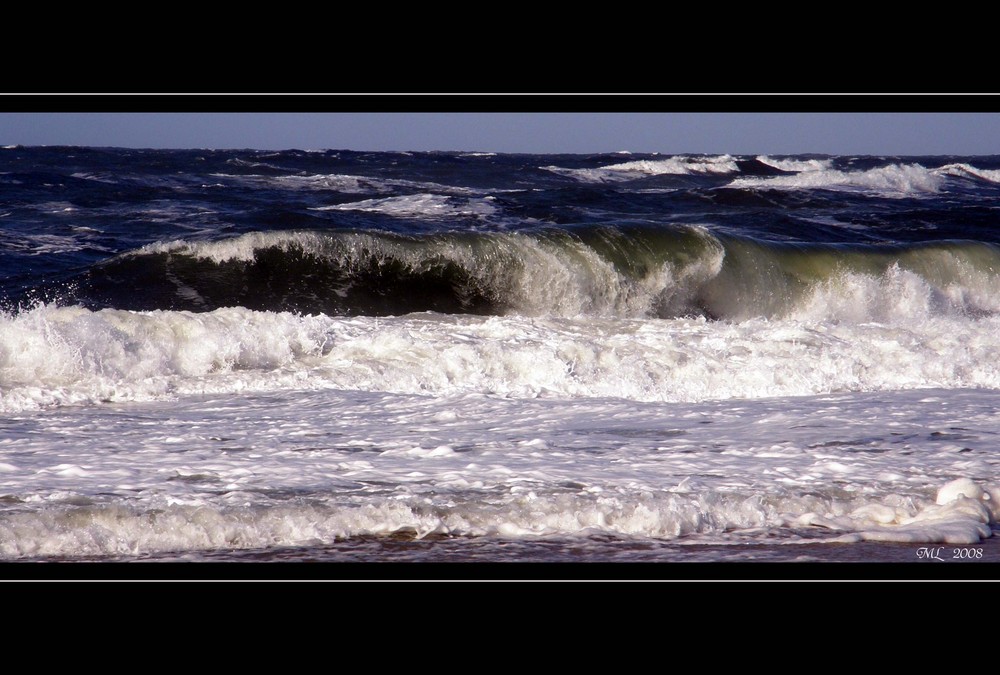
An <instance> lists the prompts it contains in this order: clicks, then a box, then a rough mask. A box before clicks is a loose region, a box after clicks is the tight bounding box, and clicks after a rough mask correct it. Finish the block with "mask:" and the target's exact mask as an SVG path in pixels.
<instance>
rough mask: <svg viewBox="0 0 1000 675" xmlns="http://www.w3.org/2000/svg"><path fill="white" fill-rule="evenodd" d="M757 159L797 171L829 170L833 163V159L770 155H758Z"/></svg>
mask: <svg viewBox="0 0 1000 675" xmlns="http://www.w3.org/2000/svg"><path fill="white" fill-rule="evenodd" d="M757 161H758V162H761V163H762V164H767V165H768V166H773V167H774V168H776V169H781V170H782V171H796V172H799V173H804V172H808V171H827V170H829V168H830V166H831V165H832V164H833V160H831V159H791V158H787V157H786V158H779V157H770V156H768V155H758V156H757Z"/></svg>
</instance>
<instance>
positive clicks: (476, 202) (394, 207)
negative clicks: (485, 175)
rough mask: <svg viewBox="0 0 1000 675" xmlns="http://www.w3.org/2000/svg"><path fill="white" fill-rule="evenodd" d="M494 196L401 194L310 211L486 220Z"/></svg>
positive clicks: (493, 211) (494, 210)
mask: <svg viewBox="0 0 1000 675" xmlns="http://www.w3.org/2000/svg"><path fill="white" fill-rule="evenodd" d="M493 202H494V199H493V197H483V198H482V199H457V198H455V197H449V196H445V195H439V194H426V193H425V194H416V195H403V196H400V197H386V198H384V199H365V200H363V201H360V202H350V203H348V204H336V205H333V206H320V207H316V208H314V209H311V210H313V211H369V212H373V213H384V214H386V215H389V216H396V217H401V218H447V217H454V216H478V217H485V216H489V215H492V214H493V213H495V212H496V210H497V207H496V205H495V204H494V203H493Z"/></svg>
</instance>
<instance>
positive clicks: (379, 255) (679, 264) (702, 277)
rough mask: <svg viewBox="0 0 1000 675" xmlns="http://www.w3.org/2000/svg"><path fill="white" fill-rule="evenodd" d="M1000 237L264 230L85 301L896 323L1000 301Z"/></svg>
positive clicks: (99, 286) (117, 261)
mask: <svg viewBox="0 0 1000 675" xmlns="http://www.w3.org/2000/svg"><path fill="white" fill-rule="evenodd" d="M998 272H1000V249H998V248H997V247H996V246H994V245H992V244H987V243H982V242H975V241H960V240H949V241H939V242H933V243H917V244H894V245H864V244H803V243H789V242H774V241H762V240H757V239H750V238H746V237H737V236H733V235H722V234H718V233H712V232H710V231H709V230H707V229H705V228H703V227H686V226H677V227H672V228H664V227H647V226H641V225H636V226H617V227H612V226H603V225H598V226H588V227H578V228H567V229H559V228H548V229H544V230H536V231H533V232H437V233H428V234H422V235H413V234H410V235H404V234H394V233H388V232H372V231H368V232H360V231H339V232H330V231H323V232H320V231H295V232H254V233H250V234H246V235H242V236H240V237H235V238H231V239H224V240H215V241H185V240H179V241H172V242H166V243H157V244H153V245H150V246H146V247H143V248H141V249H138V250H136V251H132V252H129V253H126V254H123V255H119V256H116V257H114V258H112V259H110V260H107V261H105V262H103V263H101V264H98V265H96V266H95V267H93V268H92V269H90V270H89V271H88V272H87V273H86V274H85V275H83V276H82V277H81V278H79V279H77V280H75V282H74V285H75V288H76V289H77V290H76V291H75V294H74V295H70V296H69V297H66V296H63V297H61V298H58V299H59V300H61V301H63V302H67V301H68V302H78V303H80V304H82V305H84V306H87V307H90V308H93V309H99V308H118V309H131V310H156V309H167V310H189V311H210V310H213V309H218V308H222V307H245V308H249V309H256V310H267V311H278V312H280V311H291V312H299V313H310V314H312V313H323V314H328V315H341V316H345V315H346V316H357V315H371V316H388V315H401V314H408V313H411V312H425V311H433V312H440V313H448V314H478V315H523V316H552V317H578V316H591V317H619V318H678V317H693V316H701V317H706V318H710V319H722V320H731V321H742V320H747V319H751V318H761V317H762V318H772V319H781V318H795V317H800V318H802V317H806V318H812V319H827V318H829V319H838V320H851V321H863V320H878V321H893V320H896V319H900V318H903V319H905V318H912V317H926V316H936V315H952V314H958V315H964V316H968V317H977V316H984V315H989V314H992V313H995V312H997V311H1000V293H998V291H1000V278H998Z"/></svg>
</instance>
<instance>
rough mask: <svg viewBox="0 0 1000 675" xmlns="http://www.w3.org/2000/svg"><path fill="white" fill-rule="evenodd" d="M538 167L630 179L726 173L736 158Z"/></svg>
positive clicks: (593, 178) (591, 177)
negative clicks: (590, 167) (585, 167)
mask: <svg viewBox="0 0 1000 675" xmlns="http://www.w3.org/2000/svg"><path fill="white" fill-rule="evenodd" d="M542 168H543V169H546V170H548V171H552V172H553V173H558V174H561V175H564V176H570V177H572V178H576V179H577V180H581V181H587V182H606V181H621V180H630V179H634V178H636V177H638V176H659V175H663V174H672V175H679V176H687V175H693V174H728V173H735V172H738V171H739V166H738V165H737V162H736V159H734V158H733V157H732V156H731V155H718V156H714V157H713V156H705V157H701V156H686V155H678V156H675V157H669V158H667V159H639V160H634V161H631V162H623V163H620V164H611V165H608V166H602V167H599V168H593V169H571V168H564V167H558V166H545V167H542Z"/></svg>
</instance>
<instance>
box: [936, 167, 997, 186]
mask: <svg viewBox="0 0 1000 675" xmlns="http://www.w3.org/2000/svg"><path fill="white" fill-rule="evenodd" d="M935 171H936V172H937V173H939V174H943V175H946V176H957V177H959V178H978V179H980V180H984V181H987V182H990V183H1000V169H977V168H976V167H974V166H972V165H971V164H948V165H946V166H942V167H941V168H939V169H935Z"/></svg>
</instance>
